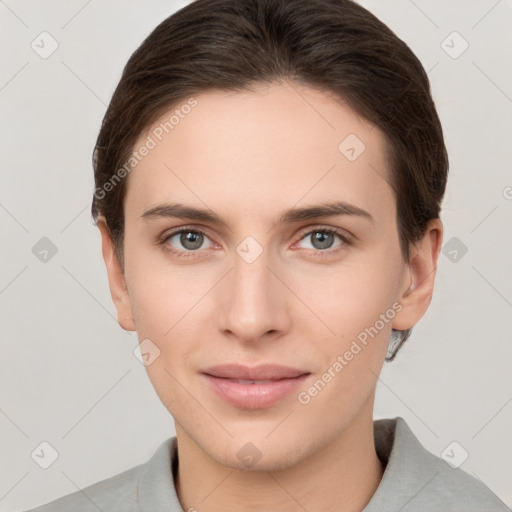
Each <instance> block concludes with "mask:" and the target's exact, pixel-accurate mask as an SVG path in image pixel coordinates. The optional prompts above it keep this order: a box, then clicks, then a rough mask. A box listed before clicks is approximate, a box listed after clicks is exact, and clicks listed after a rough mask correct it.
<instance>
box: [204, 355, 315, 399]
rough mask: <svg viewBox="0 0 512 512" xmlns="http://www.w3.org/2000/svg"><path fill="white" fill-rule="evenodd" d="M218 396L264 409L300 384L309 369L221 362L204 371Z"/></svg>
mask: <svg viewBox="0 0 512 512" xmlns="http://www.w3.org/2000/svg"><path fill="white" fill-rule="evenodd" d="M202 375H203V377H204V378H205V379H206V381H207V383H208V384H209V386H210V389H212V390H213V391H214V392H215V393H216V394H217V396H219V397H220V398H222V399H223V400H224V401H225V402H227V403H229V404H231V405H232V406H235V407H239V408H242V409H262V408H265V407H269V406H270V405H272V404H275V403H277V402H278V401H280V400H282V399H284V398H285V397H287V396H288V395H290V394H291V393H293V392H294V391H296V390H297V388H298V387H299V386H301V385H302V384H303V382H304V380H305V379H306V378H307V377H308V375H310V373H309V372H307V371H303V370H299V369H296V368H290V367H286V366H281V365H260V366H256V367H252V368H250V367H246V366H241V365H232V364H229V365H221V366H215V367H212V368H209V369H207V370H205V371H204V372H202Z"/></svg>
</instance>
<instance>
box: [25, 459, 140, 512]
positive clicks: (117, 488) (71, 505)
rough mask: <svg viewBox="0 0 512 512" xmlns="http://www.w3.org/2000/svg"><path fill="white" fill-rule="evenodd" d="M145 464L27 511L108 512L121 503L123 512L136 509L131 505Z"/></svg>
mask: <svg viewBox="0 0 512 512" xmlns="http://www.w3.org/2000/svg"><path fill="white" fill-rule="evenodd" d="M143 466H144V465H140V466H136V467H134V468H131V469H129V470H127V471H124V472H122V473H119V474H117V475H115V476H112V477H110V478H107V479H105V480H102V481H101V482H97V483H95V484H92V485H90V486H88V487H85V488H84V489H81V490H79V491H76V492H74V493H72V494H68V495H67V496H63V497H62V498H59V499H57V500H55V501H52V502H50V503H47V504H46V505H42V506H40V507H37V508H34V509H31V510H30V511H26V512H71V511H72V510H76V511H78V510H79V511H80V512H89V511H90V512H93V511H94V512H98V510H102V511H104V512H108V511H113V510H115V508H116V507H118V506H120V505H121V504H122V505H123V506H124V508H123V509H121V510H123V512H131V511H132V510H134V511H135V510H137V509H136V508H129V505H130V504H133V505H136V496H137V482H138V479H139V475H140V471H141V469H142V468H143Z"/></svg>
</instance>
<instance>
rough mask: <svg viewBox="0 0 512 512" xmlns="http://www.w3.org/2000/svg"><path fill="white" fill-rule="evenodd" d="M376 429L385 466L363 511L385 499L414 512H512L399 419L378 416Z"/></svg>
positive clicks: (371, 511)
mask: <svg viewBox="0 0 512 512" xmlns="http://www.w3.org/2000/svg"><path fill="white" fill-rule="evenodd" d="M374 432H375V445H376V450H377V453H378V454H379V457H380V458H381V460H384V461H385V462H386V468H385V471H384V475H383V478H382V481H381V483H380V485H379V487H378V488H377V491H376V493H375V494H374V496H373V498H372V500H371V501H370V503H369V504H368V506H367V508H365V512H373V511H374V510H379V507H380V510H382V506H383V504H384V503H385V504H386V507H384V509H388V510H389V505H390V504H391V503H393V504H394V505H395V506H396V510H399V509H401V507H404V509H405V508H406V509H407V510H410V511H415V512H434V511H439V510H443V512H455V511H456V512H461V511H464V512H482V511H483V510H485V511H486V512H510V509H509V508H508V507H507V506H506V505H505V504H504V503H503V502H502V501H501V500H500V499H499V498H498V497H497V496H496V495H495V494H494V493H493V492H492V491H491V490H490V489H489V488H488V487H486V486H485V485H484V484H483V483H482V482H480V481H479V480H477V479H476V478H474V477H473V476H471V475H469V474H468V473H466V472H465V471H463V470H462V469H460V468H457V469H455V468H452V467H451V466H450V465H449V464H448V463H447V462H445V461H444V460H443V459H441V458H440V457H437V456H436V455H434V454H432V453H430V452H429V451H427V450H426V449H425V448H424V447H423V446H422V445H421V443H420V442H419V441H418V439H417V438H416V437H415V436H414V434H413V433H412V431H411V430H410V428H409V427H408V425H407V423H406V422H405V421H404V420H403V419H402V418H395V419H393V420H390V419H387V420H378V421H376V422H375V423H374ZM391 509H392V510H394V508H393V507H392V508H391Z"/></svg>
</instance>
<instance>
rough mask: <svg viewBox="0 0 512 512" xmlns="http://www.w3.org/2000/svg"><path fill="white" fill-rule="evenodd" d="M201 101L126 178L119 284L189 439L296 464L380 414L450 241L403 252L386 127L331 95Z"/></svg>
mask: <svg viewBox="0 0 512 512" xmlns="http://www.w3.org/2000/svg"><path fill="white" fill-rule="evenodd" d="M195 101H196V102H197V103H196V104H195V106H194V107H193V108H190V109H189V108H185V109H182V110H181V111H180V112H181V116H179V122H177V123H175V124H173V127H172V130H171V129H169V128H167V131H168V133H165V130H164V131H163V133H162V128H161V127H162V123H165V122H166V121H168V120H169V117H170V115H171V114H172V112H169V113H167V114H166V115H165V116H163V117H162V118H161V119H160V120H158V121H157V122H156V123H155V124H154V125H153V126H152V127H151V128H150V129H149V130H148V131H147V132H146V133H144V134H142V135H141V137H140V139H139V141H138V142H137V143H136V145H135V149H137V148H139V147H141V146H142V145H144V144H146V143H147V141H148V139H147V137H148V136H149V137H151V138H152V140H153V141H154V142H155V145H154V147H152V149H151V150H150V151H149V153H148V154H147V155H146V156H145V157H144V158H143V159H142V160H141V161H140V163H138V164H137V166H136V167H135V168H134V169H133V170H132V171H131V173H130V175H129V181H128V189H127V194H126V197H125V238H124V258H125V263H124V272H123V271H121V270H120V267H119V265H118V262H117V261H116V260H115V257H114V256H113V252H112V250H111V245H110V241H109V238H108V236H107V233H106V231H105V230H104V229H103V230H102V235H103V251H104V256H105V260H106V262H107V269H108V271H109V279H110V285H111V290H112V295H113V298H114V301H115V303H116V307H117V311H118V316H119V321H120V323H121V325H122V326H123V327H124V328H125V329H131V330H133V329H136V330H137V333H138V337H139V340H140V341H141V342H143V343H145V344H146V345H145V346H146V348H147V352H148V353H149V354H150V355H149V358H150V361H151V362H150V364H148V365H147V367H146V369H147V372H148V375H149V378H150V380H151V382H152V384H153V385H154V387H155V390H156V392H157V393H158V396H159V397H160V399H161V401H162V402H163V404H164V405H165V406H166V408H167V409H168V410H169V412H170V413H171V414H172V416H173V418H174V420H175V422H176V429H177V433H178V439H180V436H181V437H182V438H183V439H185V437H186V438H187V439H189V440H191V441H193V443H194V445H196V446H197V447H199V448H200V449H201V450H202V451H203V452H205V453H206V454H208V455H209V456H210V457H211V459H213V460H215V461H217V462H219V463H221V464H224V465H226V466H230V467H233V468H238V469H242V468H243V467H244V464H246V463H247V461H246V460H244V457H245V456H246V455H249V456H253V458H259V457H261V459H260V461H259V468H262V469H266V470H271V469H277V468H283V467H287V466H290V465H292V464H295V463H297V462H298V461H300V460H301V459H303V458H305V457H308V456H310V455H312V454H314V453H316V452H318V450H321V449H322V448H326V447H328V446H329V445H330V444H331V443H333V442H335V441H336V440H337V439H339V438H340V436H342V435H343V433H344V432H346V431H347V429H349V428H350V425H352V424H353V423H354V422H355V421H356V420H357V419H358V418H360V417H362V416H364V417H365V418H368V419H370V420H371V414H372V405H373V395H374V390H375V385H376V381H377V375H378V374H379V372H380V369H381V367H382V364H383V361H384V357H385V354H386V349H387V346H388V341H389V337H390V333H391V329H392V327H393V328H396V329H407V328H409V327H412V325H414V323H416V322H417V320H418V319H419V318H420V317H421V315H422V314H423V312H424V311H425V309H426V308H427V307H428V302H429V300H430V296H431V293H430V292H431V284H432V283H431V277H427V276H429V275H430V276H431V275H432V270H433V268H432V264H435V258H436V254H437V246H436V245H435V244H434V245H432V244H431V243H429V240H432V239H433V237H430V238H429V237H426V238H425V240H426V242H425V244H426V245H425V246H423V245H421V244H419V245H418V247H417V250H415V251H413V258H412V263H411V264H405V263H404V261H403V260H402V257H401V252H400V246H399V238H398V230H397V219H396V205H395V201H396V199H395V196H394V193H393V191H392V189H391V188H390V186H389V185H388V182H387V180H388V179H389V176H390V169H389V168H388V164H387V160H386V157H385V155H386V140H385V137H384V135H383V133H382V132H381V131H380V130H379V129H378V128H377V127H375V126H373V125H371V124H370V123H369V122H368V121H366V120H365V119H362V118H361V117H359V116H358V115H357V114H356V113H355V112H354V111H353V110H351V109H350V108H348V107H347V106H345V105H343V104H342V103H341V102H339V101H336V100H335V99H334V98H333V97H332V96H330V95H329V94H327V93H325V92H321V91H318V90H315V89H312V88H309V87H305V86H300V85H298V84H293V87H292V86H291V84H290V83H274V84H272V85H269V86H258V87H255V88H254V89H253V90H252V91H247V92H208V93H203V94H200V95H197V96H195ZM183 104H186V100H185V101H184V102H183ZM175 109H180V105H178V106H175V107H173V109H172V111H174V110H175ZM184 112H187V113H186V114H184ZM167 126H169V125H167ZM160 139H161V140H160ZM150 145H151V146H153V144H150ZM432 247H434V249H432ZM432 262H434V263H432ZM429 265H430V267H429ZM411 284H415V285H416V288H415V289H414V291H413V292H411V291H410V285H411ZM144 340H146V341H144ZM147 340H150V341H147ZM143 352H144V350H143ZM155 356H157V357H156V358H155ZM153 358H155V359H154V360H153ZM221 365H235V366H232V367H230V368H226V367H224V368H223V367H221ZM262 365H279V367H263V366H262ZM282 367H285V368H282ZM248 381H255V382H256V383H250V382H248ZM248 443H251V444H248ZM244 450H245V451H244ZM246 452H248V453H246Z"/></svg>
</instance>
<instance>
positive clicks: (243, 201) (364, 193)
mask: <svg viewBox="0 0 512 512" xmlns="http://www.w3.org/2000/svg"><path fill="white" fill-rule="evenodd" d="M187 105H194V106H193V107H190V106H187ZM149 140H151V142H150V143H149V144H148V145H150V146H151V150H150V151H149V152H148V153H147V154H146V156H144V158H142V159H141V160H140V162H139V163H138V164H137V165H136V166H135V168H134V169H133V170H132V171H131V173H130V175H129V181H128V190H127V196H126V203H125V206H126V207H127V208H128V209H130V210H132V211H135V212H137V213H138V214H139V215H140V214H141V213H142V212H143V211H144V210H145V209H147V208H149V207H151V206H155V205H156V204H158V203H163V202H168V201H170V200H180V201H182V202H186V203H187V204H194V205H196V206H202V207H204V205H205V204H207V205H208V206H209V207H211V208H212V209H213V210H215V211H216V208H220V209H223V210H226V211H227V210H228V209H231V210H233V213H237V214H243V213H248V214H249V213H254V211H260V212H261V213H262V214H263V213H264V211H262V209H263V210H268V208H269V206H270V205H271V204H272V205H276V211H277V209H279V207H282V208H287V207H290V206H291V205H294V204H296V203H298V202H302V203H304V204H306V203H312V202H315V201H317V200H319V199H321V200H322V201H330V200H332V201H335V200H346V201H349V202H352V203H357V206H359V207H361V208H364V209H366V210H373V211H374V212H375V213H376V214H379V213H381V214H382V213H384V210H390V208H391V210H392V211H391V212H390V213H391V214H393V213H394V200H393V194H392V191H391V188H390V187H389V185H388V181H389V179H388V176H389V169H388V163H387V158H386V154H387V146H386V144H387V143H386V139H385V136H384V134H383V133H382V132H381V131H380V130H379V129H378V128H377V127H375V126H374V125H372V124H371V123H370V122H368V121H367V120H366V119H364V118H362V117H360V116H359V115H358V114H357V113H356V112H355V111H354V110H352V109H351V108H349V107H348V106H347V105H345V104H343V103H342V102H341V101H339V100H336V99H335V98H334V97H333V95H331V94H328V93H326V92H323V91H320V90H318V89H313V88H311V87H306V86H303V85H299V84H295V83H291V82H283V83H273V84H270V85H265V86H258V87H254V88H253V90H251V91H237V92H225V91H211V92H205V93H202V94H198V95H196V96H194V97H193V101H192V102H191V101H190V98H185V99H184V100H183V101H182V102H181V103H179V104H176V105H174V106H173V107H172V108H171V109H169V111H168V112H166V114H164V115H163V116H162V117H161V118H160V119H159V120H157V121H156V122H155V123H154V124H153V125H152V126H151V127H150V128H149V129H148V130H147V131H146V132H145V133H144V134H142V135H141V136H140V137H139V140H138V141H137V143H136V144H135V147H134V149H137V148H140V147H141V146H143V145H144V144H147V143H148V141H149ZM201 203H203V204H201ZM379 209H381V210H383V211H382V212H379V211H378V210H379ZM235 210H236V211H235ZM227 213H228V214H229V212H227Z"/></svg>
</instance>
